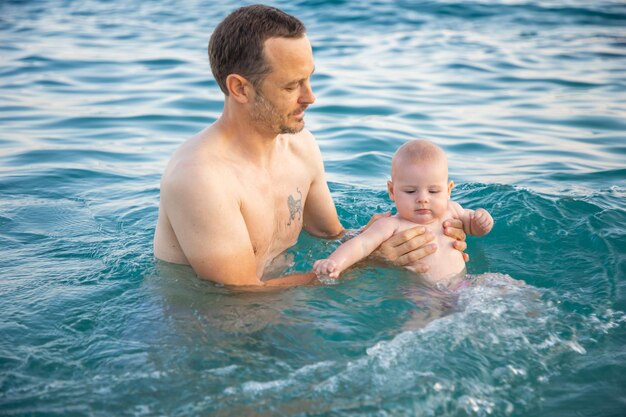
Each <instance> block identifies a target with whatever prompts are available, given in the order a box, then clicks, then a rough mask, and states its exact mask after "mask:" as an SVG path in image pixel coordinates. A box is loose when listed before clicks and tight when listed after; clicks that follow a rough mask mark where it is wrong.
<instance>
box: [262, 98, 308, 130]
mask: <svg viewBox="0 0 626 417" xmlns="http://www.w3.org/2000/svg"><path fill="white" fill-rule="evenodd" d="M251 117H252V120H254V121H255V122H257V123H259V124H260V125H262V126H263V127H266V128H269V129H271V130H272V131H273V132H275V133H276V134H277V135H280V134H295V133H298V132H301V131H302V129H304V120H303V121H302V124H301V125H299V126H296V127H291V126H288V125H287V124H286V123H284V122H283V119H284V118H283V117H282V116H281V115H280V114H279V113H278V112H277V111H276V107H275V106H274V105H273V104H272V103H271V102H270V101H269V100H268V99H266V98H265V96H264V95H263V94H261V93H260V92H259V91H257V92H256V96H255V98H254V104H253V106H252V114H251Z"/></svg>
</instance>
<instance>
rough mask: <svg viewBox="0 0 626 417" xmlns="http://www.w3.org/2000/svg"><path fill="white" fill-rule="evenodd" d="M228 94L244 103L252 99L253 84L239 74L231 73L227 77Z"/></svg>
mask: <svg viewBox="0 0 626 417" xmlns="http://www.w3.org/2000/svg"><path fill="white" fill-rule="evenodd" d="M226 88H227V89H228V95H229V96H231V97H232V98H233V99H235V100H236V101H237V102H239V103H241V104H244V103H248V102H249V101H251V95H250V94H251V92H252V90H253V89H252V84H250V82H249V81H248V80H247V79H246V78H245V77H242V76H241V75H239V74H229V75H228V77H226Z"/></svg>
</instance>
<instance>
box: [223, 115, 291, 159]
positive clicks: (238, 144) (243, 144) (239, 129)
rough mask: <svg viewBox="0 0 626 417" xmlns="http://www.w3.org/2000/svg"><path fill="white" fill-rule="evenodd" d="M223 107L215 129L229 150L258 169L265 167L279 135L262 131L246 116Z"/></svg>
mask: <svg viewBox="0 0 626 417" xmlns="http://www.w3.org/2000/svg"><path fill="white" fill-rule="evenodd" d="M241 113H242V112H236V111H233V110H232V109H229V108H228V106H226V105H225V106H224V112H223V113H222V115H221V116H220V118H219V119H218V120H217V122H215V125H214V126H215V128H216V129H218V130H219V131H221V132H222V136H223V138H224V140H225V142H227V145H228V146H229V148H230V149H231V150H232V151H233V152H235V153H237V154H238V155H240V156H241V157H243V158H245V159H246V160H247V161H249V162H251V163H253V164H255V165H258V166H260V167H267V166H268V165H269V162H270V160H271V158H272V156H273V154H274V151H275V149H276V142H277V139H278V137H279V135H276V134H275V133H274V132H271V131H269V130H268V131H263V130H262V129H259V127H258V126H257V125H256V124H255V123H254V122H252V120H250V118H249V116H248V115H247V114H241Z"/></svg>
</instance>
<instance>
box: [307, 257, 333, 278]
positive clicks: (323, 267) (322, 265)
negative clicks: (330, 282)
mask: <svg viewBox="0 0 626 417" xmlns="http://www.w3.org/2000/svg"><path fill="white" fill-rule="evenodd" d="M313 272H315V275H318V276H319V275H328V276H329V277H331V278H339V270H338V269H337V264H336V263H335V261H333V260H331V259H320V260H319V261H315V263H314V264H313Z"/></svg>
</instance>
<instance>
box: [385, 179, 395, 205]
mask: <svg viewBox="0 0 626 417" xmlns="http://www.w3.org/2000/svg"><path fill="white" fill-rule="evenodd" d="M387 192H389V198H390V199H391V201H396V200H395V199H394V197H393V182H391V181H387Z"/></svg>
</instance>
